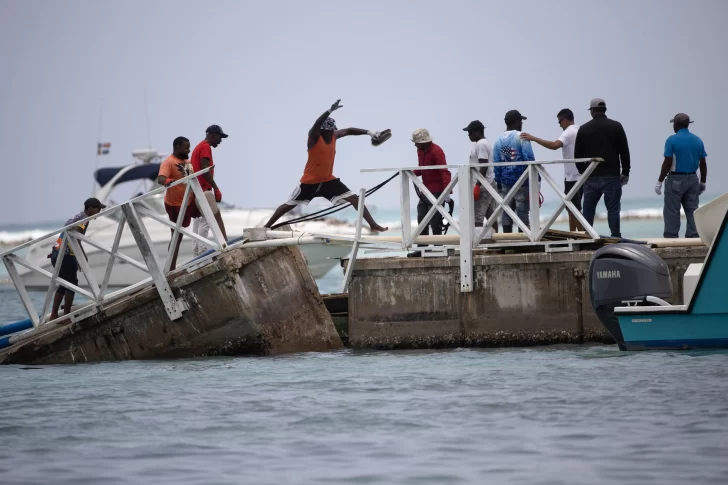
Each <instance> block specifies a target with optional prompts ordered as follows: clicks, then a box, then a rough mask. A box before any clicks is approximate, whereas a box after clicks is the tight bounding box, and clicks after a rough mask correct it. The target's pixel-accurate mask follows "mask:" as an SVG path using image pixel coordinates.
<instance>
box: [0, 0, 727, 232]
mask: <svg viewBox="0 0 728 485" xmlns="http://www.w3.org/2000/svg"><path fill="white" fill-rule="evenodd" d="M726 18H728V1H725V0H715V1H708V0H705V1H699V0H694V1H685V0H683V1H668V0H659V1H647V0H640V1H634V0H624V1H617V0H611V1H609V2H605V1H588V0H575V1H554V0H552V1H548V2H544V1H538V0H534V1H523V0H522V1H519V2H510V1H486V0H476V1H457V0H450V1H422V0H421V1H396V2H394V1H382V2H379V1H369V2H350V1H340V2H316V1H313V0H311V1H306V2H303V1H290V2H284V1H273V0H270V1H265V2H262V1H256V2H252V1H242V0H241V1H215V2H209V1H208V2H192V1H182V0H175V1H146V0H145V1H133V0H125V1H120V0H117V1H98V0H90V1H63V0H56V1H40V0H0V54H1V55H0V59H1V61H2V69H1V71H0V140H1V141H2V147H3V150H2V151H3V158H4V160H3V165H2V166H3V169H4V174H5V176H4V177H3V179H4V182H3V184H2V189H0V224H1V223H16V222H34V221H48V220H63V219H65V218H67V217H69V216H70V215H72V214H74V213H76V212H78V211H79V210H80V209H82V203H83V200H84V199H85V198H86V197H88V196H89V195H90V192H91V187H92V172H93V170H94V165H95V159H96V157H95V154H96V142H97V139H99V138H100V139H101V141H109V142H111V143H112V151H111V155H109V156H106V157H102V158H101V159H100V164H101V166H119V165H124V164H127V163H129V162H130V160H131V158H130V152H131V150H133V149H136V148H145V147H147V146H149V144H150V141H151V145H152V146H153V147H155V148H158V149H160V150H164V151H167V152H168V151H170V150H171V143H172V140H173V139H174V138H175V137H176V136H178V135H183V136H186V137H188V138H190V139H191V140H192V142H193V143H197V142H198V141H200V140H201V139H202V138H203V137H204V131H205V128H206V127H207V126H208V125H210V124H213V123H216V124H219V125H221V126H222V127H223V129H224V130H225V131H226V132H228V133H229V134H230V137H229V138H228V139H226V140H225V141H224V142H223V143H222V144H221V145H220V147H218V148H217V149H216V150H215V151H214V159H215V163H216V165H217V167H218V168H217V172H216V179H217V180H218V184H219V185H220V187H221V189H222V192H223V196H224V198H225V199H226V200H227V201H229V202H231V203H234V204H236V205H238V206H242V207H251V208H252V207H273V206H277V205H278V204H279V203H281V202H283V201H285V200H286V198H287V195H288V194H289V193H290V192H291V190H292V189H293V188H294V187H295V185H296V183H297V182H298V179H299V178H300V176H301V173H302V171H303V167H304V164H305V161H306V148H305V147H306V133H307V131H308V129H309V128H310V125H311V124H312V123H313V121H314V120H315V119H316V118H317V117H318V116H319V115H320V114H321V113H322V112H323V111H325V110H326V109H327V108H328V107H329V106H330V105H331V103H332V102H334V101H335V100H336V99H337V98H341V99H342V104H343V105H344V108H343V109H341V110H340V111H337V112H336V114H335V118H336V120H337V123H338V125H339V127H347V126H355V127H360V128H366V129H376V130H381V129H384V128H391V129H392V131H393V134H394V136H393V138H392V139H391V140H390V141H389V142H387V143H386V144H384V145H383V146H381V147H378V148H372V147H371V146H370V145H369V140H368V137H359V138H349V139H346V140H342V141H341V143H340V144H338V146H337V151H338V155H337V158H336V166H335V174H336V175H338V176H339V177H341V179H342V180H343V181H344V182H345V183H346V184H347V185H349V187H350V188H352V189H353V190H357V189H358V188H360V187H371V186H373V185H375V184H376V183H378V182H379V181H380V180H381V179H383V178H384V177H385V176H386V175H385V174H361V173H359V170H360V169H361V168H368V167H391V166H408V165H416V163H417V161H416V153H415V150H414V147H413V145H412V143H411V142H410V141H409V139H410V135H411V133H412V131H413V130H414V129H415V128H419V127H426V128H428V129H429V130H430V132H431V133H432V135H433V137H434V139H435V142H436V143H438V144H440V146H442V148H443V149H444V151H445V153H446V156H447V159H448V162H449V163H451V164H460V163H467V160H468V154H469V151H470V142H469V141H468V139H467V136H466V135H465V133H464V132H463V131H462V128H463V127H464V126H466V125H467V123H468V122H470V121H471V120H473V119H480V120H481V121H483V122H484V123H485V125H486V127H487V128H486V136H487V137H488V138H489V139H490V140H491V141H492V140H494V139H495V138H496V137H497V136H498V134H499V133H501V132H502V131H503V130H504V123H503V115H504V114H505V112H506V111H507V110H509V109H519V110H520V111H521V112H522V113H523V114H524V115H525V116H527V117H528V120H527V121H525V122H524V131H528V132H530V133H532V134H534V135H536V136H539V137H543V138H547V139H556V138H557V137H558V136H559V133H560V129H559V127H558V125H557V123H556V113H557V112H558V111H559V110H560V109H561V108H571V109H572V110H573V111H574V113H575V114H576V118H577V119H576V121H577V123H583V122H585V121H587V117H588V113H587V108H588V104H589V100H590V99H591V98H593V97H597V96H598V97H602V98H604V99H606V101H607V105H608V113H607V114H608V116H610V117H611V118H613V119H616V120H618V121H620V122H622V124H623V125H624V127H625V130H626V131H627V136H628V139H629V143H630V148H631V153H632V164H633V169H632V175H631V179H630V182H629V185H628V186H627V187H626V189H625V197H649V196H650V195H652V196H654V194H653V192H652V190H653V186H654V184H655V181H656V179H657V175H658V173H659V167H660V164H661V162H662V149H663V146H664V141H665V138H666V137H667V136H669V135H670V134H671V133H672V127H671V125H670V123H669V122H668V121H669V120H670V119H671V117H672V116H673V115H674V114H675V113H677V112H680V111H682V112H686V113H688V114H689V115H690V116H691V117H692V118H693V119H694V120H695V123H694V124H693V125H692V130H693V131H694V132H695V133H696V134H698V135H699V136H701V137H702V138H703V140H704V141H705V145H706V149H707V152H708V155H709V156H708V167H709V176H708V186H709V191H710V192H722V191H725V190H726V189H728V178H727V177H726V175H727V174H728V169H726V168H725V167H724V166H723V163H722V162H723V156H724V152H725V148H724V147H723V146H722V145H720V136H721V135H720V130H721V129H722V125H723V122H724V120H723V118H722V116H723V115H724V114H725V113H726V112H728V98H727V97H726V94H725V92H726V91H725V90H726V86H728V66H727V65H726V62H725V53H726V49H727V48H728V32H727V31H726V29H725V20H726ZM145 91H146V98H147V105H148V107H147V109H148V116H149V125H150V129H149V131H148V130H147V123H146V115H145V102H144V98H145ZM102 100H103V112H102V129H101V133H100V135H99V133H98V131H99V128H98V127H99V110H100V106H101V104H102ZM535 151H536V157H537V159H552V158H560V157H561V152H560V151H557V152H552V151H549V150H546V149H544V148H541V147H536V148H535ZM551 172H552V174H553V175H554V176H555V177H556V178H557V180H562V171H561V169H560V168H558V169H556V168H555V169H551ZM390 185H393V186H392V187H389V188H387V189H386V190H382V191H380V192H379V193H378V194H377V195H376V197H375V198H374V199H373V200H372V201H371V203H373V204H376V205H378V206H380V207H385V206H390V207H391V206H397V204H398V195H397V194H398V192H397V187H396V184H390ZM654 197H656V196H654Z"/></svg>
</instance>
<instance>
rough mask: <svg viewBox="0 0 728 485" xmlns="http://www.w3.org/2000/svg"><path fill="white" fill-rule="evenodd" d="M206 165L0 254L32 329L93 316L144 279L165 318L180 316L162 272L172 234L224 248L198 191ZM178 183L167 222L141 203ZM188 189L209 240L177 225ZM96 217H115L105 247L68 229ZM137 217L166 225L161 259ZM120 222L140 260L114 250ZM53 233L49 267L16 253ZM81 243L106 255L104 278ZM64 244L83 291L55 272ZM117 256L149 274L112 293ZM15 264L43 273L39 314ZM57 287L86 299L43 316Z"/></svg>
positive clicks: (166, 270) (171, 247)
mask: <svg viewBox="0 0 728 485" xmlns="http://www.w3.org/2000/svg"><path fill="white" fill-rule="evenodd" d="M210 168H211V167H208V168H206V169H204V170H200V171H199V172H196V173H194V174H192V175H188V176H186V177H184V178H182V179H179V180H177V181H175V182H174V183H172V184H170V185H169V186H167V187H159V188H157V189H155V190H152V191H150V192H147V193H146V194H143V195H140V196H138V197H135V198H133V199H131V200H129V201H127V202H124V203H123V204H120V205H117V206H114V207H110V208H107V209H104V210H103V211H101V212H99V213H98V214H97V215H95V216H92V217H87V218H86V219H82V220H80V221H77V222H75V223H73V224H70V225H68V226H65V227H62V228H60V229H57V230H55V231H52V232H49V233H48V234H45V235H44V236H41V237H39V238H36V239H33V240H32V241H28V242H26V243H24V244H21V245H20V246H17V247H15V248H12V249H10V250H8V251H5V252H3V253H1V254H0V257H1V258H2V260H3V263H4V264H5V267H6V268H7V271H8V275H9V276H10V279H11V280H12V282H13V285H14V286H15V289H16V290H17V292H18V294H19V296H20V300H21V302H22V304H23V307H24V308H25V310H26V312H27V313H28V316H29V317H30V320H31V321H32V323H33V327H34V328H36V329H37V328H38V327H39V326H41V325H45V324H50V323H54V322H56V321H61V320H65V319H68V318H69V317H71V318H76V317H78V316H79V315H83V317H84V318H85V317H87V316H89V315H93V314H94V313H96V312H97V311H98V309H99V308H100V307H101V306H102V304H106V303H108V302H110V301H112V300H116V299H119V298H121V297H123V296H126V295H128V294H130V293H133V292H135V291H137V290H139V289H140V288H143V287H144V286H146V285H148V284H150V283H153V284H154V285H155V286H156V288H157V291H158V292H159V296H160V298H161V299H162V302H163V303H164V308H165V311H166V313H167V315H168V316H169V318H170V319H171V320H176V319H178V318H180V317H181V316H182V312H183V311H184V310H185V309H186V308H185V305H184V302H183V301H182V300H177V299H176V298H175V296H174V294H173V293H172V290H171V288H170V286H169V284H168V282H167V276H166V275H167V273H169V268H170V265H171V261H172V255H173V251H174V249H175V247H176V245H177V241H178V239H179V238H180V237H181V235H183V234H184V235H185V236H187V237H189V238H190V239H192V240H195V241H198V242H200V243H202V244H204V245H206V246H208V247H211V248H214V249H215V250H223V249H225V248H226V247H227V243H226V241H225V240H224V238H223V236H222V232H221V231H220V228H219V226H218V224H217V221H216V220H215V216H214V215H213V213H212V208H211V207H210V205H209V203H208V202H207V199H206V198H205V195H204V193H203V191H202V187H200V183H199V181H198V177H199V176H200V175H202V174H204V173H206V172H208V171H209V170H210ZM180 184H184V185H185V186H186V187H185V193H184V197H183V200H182V206H181V210H180V214H179V217H178V218H177V221H176V222H172V221H170V220H169V219H168V218H167V217H166V215H162V214H158V213H156V212H154V211H153V210H151V209H150V208H149V207H148V206H147V204H145V201H146V200H147V199H149V198H150V197H153V196H156V195H158V194H162V193H163V192H164V191H165V190H167V189H168V188H170V187H174V186H177V185H180ZM190 193H193V194H194V195H195V198H196V200H197V203H198V207H199V208H200V211H201V214H202V217H204V218H205V220H206V221H207V223H208V224H209V226H210V229H211V230H212V234H213V240H209V239H207V238H205V237H202V236H200V235H198V234H195V233H193V232H191V231H189V230H188V229H185V228H183V227H182V223H183V221H184V217H185V212H186V211H187V210H188V209H189V207H188V204H187V202H188V201H189V198H190ZM119 213H120V214H119ZM102 216H107V217H108V216H112V219H114V220H116V221H117V224H118V227H117V229H116V234H115V236H114V242H113V244H112V246H111V247H108V246H106V245H104V244H102V243H100V242H99V241H96V240H94V238H92V237H89V236H86V235H84V234H81V233H79V232H78V231H75V230H74V229H75V228H76V227H77V226H78V225H80V224H83V223H84V222H88V221H92V220H94V219H96V218H99V217H102ZM114 216H115V217H114ZM142 217H149V218H150V219H153V220H155V221H156V222H158V223H160V224H162V225H164V226H167V227H169V228H170V229H172V241H171V243H170V245H169V251H168V253H167V256H166V260H165V261H160V260H159V257H158V256H157V253H156V252H155V250H154V243H153V241H152V239H151V237H150V236H149V232H148V231H147V227H146V226H145V224H144V220H143V219H142ZM125 225H128V226H129V229H130V231H131V234H132V236H133V238H134V241H135V243H136V246H137V248H138V249H139V252H140V253H141V255H142V258H143V262H141V261H137V260H135V259H133V258H131V257H129V256H127V255H125V254H123V253H122V252H121V251H119V243H120V241H121V236H122V233H123V231H124V226H125ZM59 233H63V234H64V236H63V239H62V242H61V246H60V250H59V252H58V257H57V259H56V263H55V266H54V268H53V272H49V271H46V270H45V269H43V268H41V267H39V266H38V265H37V264H35V263H33V262H31V261H28V260H26V259H24V258H23V257H21V256H20V255H19V254H18V253H19V252H20V250H22V249H24V248H26V247H28V246H31V245H33V244H36V243H39V242H41V241H46V240H47V239H48V238H50V237H52V236H54V235H57V234H59ZM82 242H83V243H84V244H86V245H88V246H92V247H94V248H96V249H97V250H99V251H101V252H104V253H107V254H108V255H109V261H108V263H107V266H106V271H105V273H104V279H103V280H102V281H101V282H99V281H97V279H96V277H95V276H94V274H93V271H92V269H91V267H90V265H89V262H88V261H87V260H86V258H85V257H84V253H83V251H82V249H81V243H82ZM69 245H70V248H71V249H72V250H73V253H74V255H75V257H76V260H77V262H78V266H79V269H80V272H81V273H82V274H83V276H84V278H85V279H86V282H87V283H88V285H87V286H88V290H86V289H83V288H80V287H79V286H78V285H74V284H73V283H70V282H68V281H66V280H64V279H62V278H60V277H59V274H60V270H61V265H62V263H63V258H64V257H65V256H66V248H67V247H68V246H69ZM48 250H49V251H50V250H51V248H48ZM117 261H122V262H124V263H126V264H129V265H131V266H133V267H135V268H137V269H139V270H141V271H143V272H145V273H147V274H148V275H149V277H148V278H146V279H145V280H143V281H140V282H138V283H135V284H133V285H129V286H127V287H124V288H121V289H119V290H117V291H114V292H112V293H107V292H106V290H107V288H108V286H109V281H110V278H111V272H112V270H113V268H114V264H115V263H116V262H117ZM18 266H22V267H24V268H26V269H27V270H29V271H31V272H34V273H37V274H40V275H42V276H44V277H46V278H48V281H49V284H48V292H47V294H46V297H45V301H44V303H43V308H42V310H41V312H40V313H38V312H37V311H36V309H35V306H34V305H33V302H32V301H31V298H30V296H29V294H28V291H27V289H26V287H25V284H24V283H23V276H22V275H21V274H20V272H19V271H18ZM181 266H182V265H180V267H181ZM59 286H63V287H64V288H67V289H69V290H71V291H74V292H76V293H78V294H80V295H83V296H85V297H86V298H88V299H89V300H90V301H89V302H88V303H86V304H82V305H74V308H73V309H72V311H71V312H70V313H69V314H64V315H63V316H62V317H59V318H58V319H57V320H53V321H49V320H48V318H49V315H48V310H49V308H50V305H51V302H52V301H53V295H54V294H55V292H56V290H57V289H58V287H59Z"/></svg>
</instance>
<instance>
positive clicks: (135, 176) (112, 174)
mask: <svg viewBox="0 0 728 485" xmlns="http://www.w3.org/2000/svg"><path fill="white" fill-rule="evenodd" d="M132 156H133V157H134V158H135V159H136V160H137V161H136V162H135V163H133V164H131V165H127V166H125V167H118V168H101V169H99V170H97V171H96V173H95V174H94V177H95V179H96V182H97V183H98V185H99V186H100V188H99V189H98V190H97V191H96V193H95V194H94V195H93V197H96V198H97V199H99V200H100V201H102V202H104V203H105V204H107V205H110V206H111V205H114V203H113V201H112V200H111V198H110V196H111V194H112V192H113V191H114V189H115V188H117V187H118V186H119V185H121V184H124V183H127V182H133V181H137V182H139V181H141V182H143V183H144V185H145V190H144V191H145V192H146V191H149V190H153V189H154V188H157V187H159V185H157V183H156V178H157V174H158V173H159V165H160V159H161V157H162V154H160V153H158V152H157V151H156V150H152V149H150V150H137V151H134V152H132ZM145 203H146V204H147V205H148V207H149V208H150V209H152V210H154V211H155V212H158V213H160V214H165V216H166V213H165V210H164V197H163V195H162V194H160V195H159V196H155V197H152V198H150V199H148V200H146V201H145ZM220 207H221V211H222V214H223V215H222V217H223V220H224V221H225V227H226V229H227V233H228V237H229V238H233V237H236V236H241V235H242V234H243V229H246V228H252V227H261V226H262V225H263V224H264V223H265V222H266V221H267V220H268V218H269V217H270V216H271V214H272V213H273V210H272V209H240V208H235V207H233V206H230V205H228V204H225V203H224V201H223V203H221V204H220ZM289 214H290V213H289ZM144 224H145V225H146V227H147V230H148V231H149V235H150V237H151V239H152V241H153V242H154V249H155V250H156V252H157V254H158V255H159V257H160V259H162V260H163V258H166V255H167V246H168V244H169V240H170V229H169V228H168V227H167V226H164V225H163V224H160V223H159V222H157V221H155V220H153V219H151V218H149V217H145V218H144ZM292 227H293V229H294V230H297V231H301V232H311V233H319V234H346V235H353V234H354V232H355V227H354V225H353V224H350V223H347V222H344V221H341V220H338V219H334V218H324V219H321V220H316V221H309V222H303V223H299V224H295V225H294V226H292ZM116 228H117V223H116V221H115V220H113V219H111V218H109V217H103V216H102V217H99V218H97V219H95V220H94V221H93V222H92V223H91V224H89V228H88V231H87V232H86V235H87V236H88V237H90V238H92V239H94V240H95V241H98V242H99V243H101V244H103V245H105V246H106V247H111V246H112V245H113V241H114V236H115V233H116ZM56 238H57V236H53V237H50V238H48V239H46V240H44V241H41V242H38V243H36V244H34V245H32V246H30V248H29V249H28V253H27V256H26V257H25V258H26V259H27V260H28V261H29V262H31V263H33V264H35V265H37V266H39V267H41V268H43V269H45V270H47V271H49V272H52V266H51V262H50V259H49V258H48V254H49V253H50V251H51V248H52V246H53V244H54V242H55V240H56ZM192 247H193V244H192V242H191V240H190V239H189V238H183V239H182V244H181V246H180V254H179V256H178V259H177V260H178V265H182V264H184V263H185V262H187V261H189V260H191V259H193V257H194V256H193V252H192ZM84 249H85V251H86V254H87V256H88V259H89V263H90V266H91V268H92V270H93V272H94V276H95V277H96V279H97V280H98V281H102V280H103V277H104V273H105V271H106V266H107V264H108V261H109V255H108V254H107V253H105V252H103V251H100V250H98V249H96V248H94V247H89V246H88V245H86V246H85V247H84ZM299 249H300V250H301V252H302V253H303V255H304V257H305V258H306V261H307V263H308V267H309V269H310V270H311V274H312V275H313V277H314V278H321V277H323V276H324V275H325V274H326V273H328V272H329V271H330V270H331V269H332V268H333V267H335V266H337V265H339V263H340V259H341V258H344V257H346V256H347V255H348V254H349V252H350V251H351V248H350V247H348V246H334V245H305V246H300V247H299ZM119 250H120V251H121V252H122V253H123V254H125V255H126V256H129V257H130V258H133V259H135V260H137V261H143V258H142V256H141V254H140V253H139V250H138V248H137V245H136V243H135V241H134V238H133V237H132V235H131V232H130V231H128V228H127V230H125V231H124V233H123V235H122V238H121V241H120V244H119ZM23 269H24V268H23ZM147 276H148V275H147V274H146V273H144V272H142V271H140V270H139V269H137V268H135V267H133V266H131V265H129V264H126V263H124V262H123V261H121V260H117V261H116V263H115V264H114V269H113V271H112V274H111V279H110V282H109V286H128V285H132V284H134V283H137V282H139V281H141V280H143V279H144V278H146V277H147ZM21 277H22V279H23V283H24V284H25V285H26V287H29V288H45V287H47V286H48V280H47V279H46V278H45V277H44V276H42V275H40V274H38V273H36V272H32V271H29V270H25V271H21ZM80 283H81V284H82V285H83V284H85V283H86V282H85V280H84V278H80Z"/></svg>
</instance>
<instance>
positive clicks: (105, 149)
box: [96, 142, 111, 155]
mask: <svg viewBox="0 0 728 485" xmlns="http://www.w3.org/2000/svg"><path fill="white" fill-rule="evenodd" d="M97 145H98V148H97V150H96V155H108V154H109V152H110V151H111V143H108V142H107V143H98V144H97Z"/></svg>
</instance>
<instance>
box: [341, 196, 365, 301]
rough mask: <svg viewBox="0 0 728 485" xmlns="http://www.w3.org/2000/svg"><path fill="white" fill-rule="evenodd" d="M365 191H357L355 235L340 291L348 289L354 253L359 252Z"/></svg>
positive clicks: (354, 260)
mask: <svg viewBox="0 0 728 485" xmlns="http://www.w3.org/2000/svg"><path fill="white" fill-rule="evenodd" d="M366 195H367V192H366V190H364V189H361V190H360V191H359V207H358V208H357V217H356V233H355V234H356V235H355V236H354V245H353V246H352V248H351V256H350V257H349V264H348V265H347V266H346V274H345V275H344V286H343V287H342V288H341V292H342V293H347V292H348V291H349V282H350V281H351V274H352V273H353V271H354V263H356V255H357V253H358V252H359V242H360V239H361V225H362V220H363V219H364V199H365V198H366Z"/></svg>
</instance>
